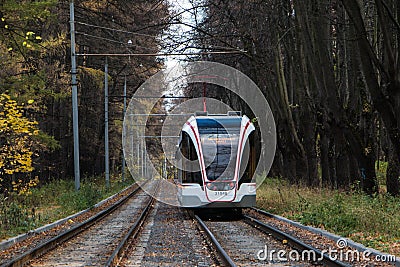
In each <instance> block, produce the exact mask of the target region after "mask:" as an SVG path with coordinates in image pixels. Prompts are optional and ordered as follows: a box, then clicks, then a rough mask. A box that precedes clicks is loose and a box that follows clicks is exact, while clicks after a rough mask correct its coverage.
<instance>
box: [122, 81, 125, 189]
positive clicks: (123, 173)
mask: <svg viewBox="0 0 400 267" xmlns="http://www.w3.org/2000/svg"><path fill="white" fill-rule="evenodd" d="M125 113H126V76H125V80H124V111H123V116H124V118H123V119H125ZM122 181H125V157H124V152H123V151H122Z"/></svg>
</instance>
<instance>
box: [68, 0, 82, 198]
mask: <svg viewBox="0 0 400 267" xmlns="http://www.w3.org/2000/svg"><path fill="white" fill-rule="evenodd" d="M69 10H70V28H71V29H70V31H71V85H72V122H73V135H74V174H75V190H79V188H80V187H81V185H80V180H81V178H80V170H79V126H78V86H77V79H76V75H77V68H76V51H75V14H74V1H73V0H72V1H71V2H70V6H69Z"/></svg>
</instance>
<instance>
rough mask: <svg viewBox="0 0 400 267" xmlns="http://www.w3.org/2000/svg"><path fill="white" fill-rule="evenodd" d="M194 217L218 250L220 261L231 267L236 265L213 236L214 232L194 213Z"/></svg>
mask: <svg viewBox="0 0 400 267" xmlns="http://www.w3.org/2000/svg"><path fill="white" fill-rule="evenodd" d="M194 219H195V220H196V221H197V223H198V224H199V226H200V228H201V229H202V230H203V231H204V232H205V233H206V235H207V236H208V238H209V239H210V240H211V243H212V244H213V246H214V248H215V249H216V251H217V252H218V254H219V256H220V257H221V259H222V261H223V262H224V263H225V264H226V265H227V266H231V267H236V264H235V263H234V262H233V260H232V259H231V257H229V255H228V253H226V251H225V250H224V248H223V247H222V246H221V244H220V243H219V242H218V240H217V238H216V237H215V236H214V234H213V233H212V232H211V231H210V229H208V227H207V225H206V224H205V223H204V222H203V220H202V219H200V217H199V216H197V215H194Z"/></svg>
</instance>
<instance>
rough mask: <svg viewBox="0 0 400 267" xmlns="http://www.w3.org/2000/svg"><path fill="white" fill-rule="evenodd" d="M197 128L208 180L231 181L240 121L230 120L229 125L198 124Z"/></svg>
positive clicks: (215, 123)
mask: <svg viewBox="0 0 400 267" xmlns="http://www.w3.org/2000/svg"><path fill="white" fill-rule="evenodd" d="M198 126H199V134H200V139H201V146H202V150H203V158H204V163H205V166H206V174H207V178H208V180H210V181H215V180H217V179H218V180H219V181H227V180H233V179H234V174H235V166H236V157H237V152H238V143H239V134H240V119H231V120H230V121H229V123H226V122H225V123H224V122H221V121H214V122H212V123H207V124H206V125H204V124H203V125H202V123H199V122H198ZM202 126H203V127H202Z"/></svg>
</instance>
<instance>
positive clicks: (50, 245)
mask: <svg viewBox="0 0 400 267" xmlns="http://www.w3.org/2000/svg"><path fill="white" fill-rule="evenodd" d="M136 185H137V184H136ZM139 190H140V186H138V185H137V188H135V189H134V190H133V191H132V192H131V193H130V194H128V195H126V196H124V197H123V198H121V199H120V200H118V201H117V202H115V203H114V204H112V205H111V206H110V207H108V208H106V209H104V210H102V211H100V212H99V213H97V214H96V215H94V216H92V217H91V218H89V219H87V220H86V221H84V222H82V223H80V224H78V225H76V226H74V227H72V228H71V229H69V230H67V231H65V232H63V233H61V234H59V235H57V236H55V237H53V238H52V239H50V240H48V241H46V242H44V243H42V244H40V245H39V246H37V247H35V248H33V249H31V250H29V251H27V252H25V253H23V254H22V255H20V256H18V257H16V258H14V259H12V260H11V261H9V262H6V263H4V264H2V265H1V267H8V266H23V265H24V264H26V263H27V262H29V261H31V260H33V259H35V258H37V257H39V256H41V255H43V254H45V253H47V252H48V251H50V250H52V249H54V248H55V247H57V246H58V245H60V244H62V243H64V242H66V241H68V240H69V239H71V238H73V237H74V236H76V235H78V234H79V233H81V232H83V231H85V230H86V229H87V228H89V227H90V226H92V225H94V224H95V223H97V222H98V221H100V220H101V219H103V218H104V217H106V216H107V215H109V214H110V213H112V212H113V211H114V210H116V209H117V208H118V207H120V206H121V205H122V204H124V203H125V202H126V201H127V200H128V199H129V198H131V197H132V196H134V195H135V194H136V193H137V192H138V191H139Z"/></svg>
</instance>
